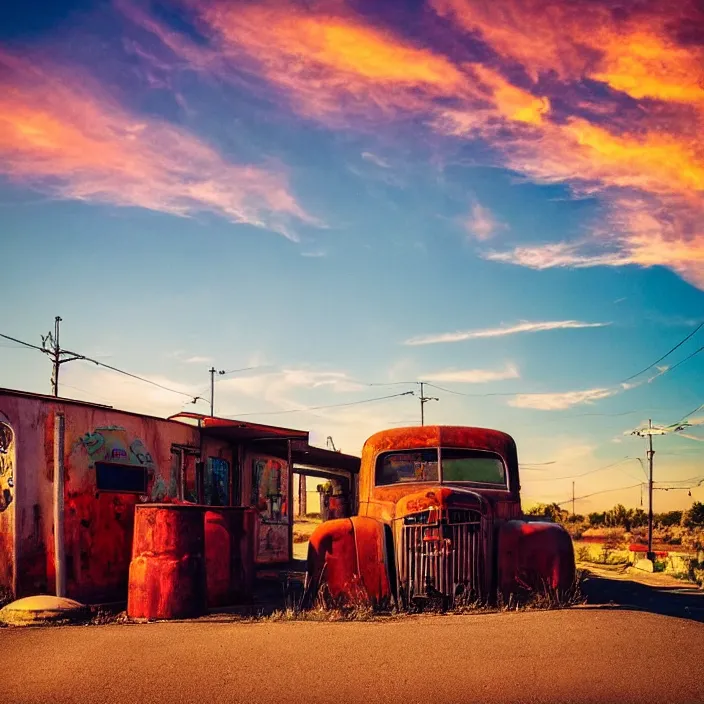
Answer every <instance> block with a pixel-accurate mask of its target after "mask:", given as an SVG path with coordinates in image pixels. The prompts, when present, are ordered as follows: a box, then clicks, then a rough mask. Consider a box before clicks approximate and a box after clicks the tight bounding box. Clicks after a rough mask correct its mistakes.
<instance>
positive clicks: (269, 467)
mask: <svg viewBox="0 0 704 704" xmlns="http://www.w3.org/2000/svg"><path fill="white" fill-rule="evenodd" d="M252 505H253V506H256V507H257V509H258V510H259V515H260V516H261V520H262V523H288V471H287V469H286V463H285V462H283V461H281V460H278V459H275V458H256V459H254V460H253V461H252Z"/></svg>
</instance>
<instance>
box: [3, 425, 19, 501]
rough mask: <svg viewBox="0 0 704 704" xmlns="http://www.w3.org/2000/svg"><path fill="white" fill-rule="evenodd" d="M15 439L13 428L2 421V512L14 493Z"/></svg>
mask: <svg viewBox="0 0 704 704" xmlns="http://www.w3.org/2000/svg"><path fill="white" fill-rule="evenodd" d="M14 439H15V437H14V433H13V432H12V428H11V427H10V426H9V425H8V424H7V423H2V422H0V513H2V512H3V511H5V510H6V509H7V508H8V507H9V505H10V504H11V503H12V498H13V495H14V486H15V483H14V482H15V475H14V454H15V453H14Z"/></svg>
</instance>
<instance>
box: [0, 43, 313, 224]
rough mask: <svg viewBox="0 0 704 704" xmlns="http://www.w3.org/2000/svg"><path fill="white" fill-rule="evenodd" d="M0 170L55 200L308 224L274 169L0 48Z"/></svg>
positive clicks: (82, 79) (74, 75)
mask: <svg viewBox="0 0 704 704" xmlns="http://www.w3.org/2000/svg"><path fill="white" fill-rule="evenodd" d="M0 65H2V67H3V76H2V79H0V173H3V174H4V175H5V176H6V177H7V178H9V179H11V180H13V181H17V182H22V183H27V184H29V185H31V186H32V187H34V188H37V189H39V190H43V191H45V192H48V193H50V194H53V195H55V196H56V197H59V198H66V199H74V200H85V201H90V202H100V203H109V204H112V205H117V206H131V207H139V208H146V209H149V210H155V211H159V212H164V213H170V214H173V215H178V216H189V215H192V214H194V213H197V212H204V211H209V212H212V213H215V214H217V215H220V216H222V217H224V218H226V219H228V220H230V221H232V222H236V223H247V224H250V225H255V226H258V227H266V228H269V229H272V230H275V231H278V232H280V233H281V234H284V235H286V236H288V237H295V236H294V235H293V234H292V225H293V224H295V223H296V222H305V223H311V224H314V223H316V221H315V219H314V218H313V217H312V216H310V215H309V214H308V213H306V211H305V210H304V209H303V207H302V206H301V205H300V204H299V203H298V201H297V200H296V198H295V196H294V195H293V194H292V193H291V191H290V189H289V186H288V183H287V178H286V175H285V173H284V171H283V169H281V168H280V167H275V168H272V167H263V166H260V165H251V164H236V163H232V162H231V161H229V160H227V159H225V158H224V157H223V156H221V155H220V154H219V153H218V152H217V151H216V150H215V149H214V148H213V147H211V146H209V145H208V144H206V143H205V142H203V141H201V140H199V139H198V138H197V137H195V136H194V135H192V134H191V133H189V132H187V131H186V130H183V129H181V128H179V127H176V126H174V125H172V124H169V123H167V122H165V121H162V120H157V119H154V118H143V117H139V116H137V115H134V114H131V113H130V112H129V111H127V110H125V109H124V108H123V107H121V106H120V105H119V104H118V103H117V102H116V101H115V100H114V99H112V98H111V97H110V96H109V95H107V94H106V93H105V92H104V91H102V90H101V89H100V88H99V87H97V86H96V85H95V83H94V82H93V81H91V80H90V78H89V77H87V76H84V75H81V74H80V73H78V72H76V71H75V70H71V71H61V70H59V69H58V68H56V67H53V68H52V69H51V70H49V69H46V68H44V67H43V66H40V65H38V64H36V63H33V62H32V61H31V60H30V59H28V58H18V57H15V56H13V55H11V54H8V53H0Z"/></svg>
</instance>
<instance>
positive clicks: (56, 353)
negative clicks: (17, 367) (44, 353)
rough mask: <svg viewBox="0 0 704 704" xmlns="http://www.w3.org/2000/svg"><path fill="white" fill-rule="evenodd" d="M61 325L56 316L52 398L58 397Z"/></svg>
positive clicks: (59, 319)
mask: <svg viewBox="0 0 704 704" xmlns="http://www.w3.org/2000/svg"><path fill="white" fill-rule="evenodd" d="M60 325H61V318H60V317H59V316H58V315H57V316H56V317H55V318H54V346H53V347H54V349H53V355H52V356H53V358H54V373H53V374H52V377H51V386H52V391H53V394H54V396H58V395H59V369H60V368H61V361H60V359H59V355H60V354H61V347H59V327H60Z"/></svg>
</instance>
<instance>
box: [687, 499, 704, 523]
mask: <svg viewBox="0 0 704 704" xmlns="http://www.w3.org/2000/svg"><path fill="white" fill-rule="evenodd" d="M682 525H683V526H684V527H685V528H698V527H700V526H704V503H702V502H701V501H695V502H694V503H693V504H692V506H691V508H689V509H688V510H687V511H685V512H684V515H683V516H682Z"/></svg>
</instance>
